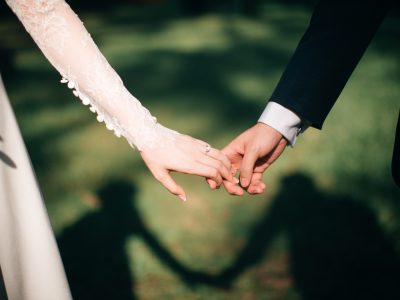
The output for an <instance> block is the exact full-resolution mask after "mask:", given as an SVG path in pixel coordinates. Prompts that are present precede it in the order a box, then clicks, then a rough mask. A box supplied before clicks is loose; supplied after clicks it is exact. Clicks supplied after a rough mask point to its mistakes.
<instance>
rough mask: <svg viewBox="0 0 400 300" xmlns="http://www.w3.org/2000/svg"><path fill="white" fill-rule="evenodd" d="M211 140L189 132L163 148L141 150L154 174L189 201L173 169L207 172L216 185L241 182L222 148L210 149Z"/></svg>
mask: <svg viewBox="0 0 400 300" xmlns="http://www.w3.org/2000/svg"><path fill="white" fill-rule="evenodd" d="M206 145H207V143H205V142H203V141H201V140H197V139H195V138H192V137H190V136H187V135H179V136H178V137H177V138H176V140H174V141H172V140H171V141H167V142H166V144H165V145H164V146H163V147H161V148H156V149H146V150H143V151H141V152H140V154H141V156H142V158H143V160H144V162H145V164H146V165H147V167H148V168H149V170H150V172H151V173H152V174H153V176H154V177H155V178H156V179H157V180H158V181H159V182H160V183H161V184H162V185H163V186H164V187H165V188H166V189H167V190H168V191H169V192H170V193H172V194H174V195H176V196H178V197H179V198H180V199H182V200H183V201H186V193H185V191H184V189H183V188H182V187H181V186H180V185H178V184H177V183H176V182H175V180H174V179H173V178H172V177H171V175H170V172H180V173H185V174H192V175H198V176H203V177H205V178H208V179H210V180H212V181H213V183H214V184H215V187H217V186H219V185H221V184H222V183H223V182H225V184H228V185H232V186H234V185H237V183H238V181H237V179H236V178H235V177H234V176H233V175H232V164H231V162H230V161H229V159H228V158H227V157H226V155H224V154H223V153H222V152H221V151H219V150H217V149H214V148H211V150H210V151H209V152H206V149H207V146H206Z"/></svg>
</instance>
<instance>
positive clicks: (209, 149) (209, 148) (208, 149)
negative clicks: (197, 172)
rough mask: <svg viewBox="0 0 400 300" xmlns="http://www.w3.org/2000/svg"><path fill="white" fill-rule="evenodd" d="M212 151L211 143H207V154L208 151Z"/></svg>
mask: <svg viewBox="0 0 400 300" xmlns="http://www.w3.org/2000/svg"><path fill="white" fill-rule="evenodd" d="M210 151H211V146H210V145H209V144H206V154H207V153H208V152H210Z"/></svg>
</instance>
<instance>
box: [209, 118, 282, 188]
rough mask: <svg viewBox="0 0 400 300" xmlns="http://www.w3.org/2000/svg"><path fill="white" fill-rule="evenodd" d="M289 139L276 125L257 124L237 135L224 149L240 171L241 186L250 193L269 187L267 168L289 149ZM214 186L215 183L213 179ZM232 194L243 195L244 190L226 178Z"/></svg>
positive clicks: (226, 183)
mask: <svg viewBox="0 0 400 300" xmlns="http://www.w3.org/2000/svg"><path fill="white" fill-rule="evenodd" d="M286 144H287V140H286V139H285V138H284V137H282V135H281V134H280V133H279V132H278V131H277V130H275V129H274V128H272V127H270V126H268V125H266V124H264V123H257V124H256V125H254V126H253V127H251V128H250V129H248V130H246V131H245V132H243V133H242V134H241V135H239V136H238V137H237V138H235V139H234V140H233V141H232V142H231V143H230V144H229V145H227V146H226V147H225V148H224V149H223V150H222V153H224V154H225V155H226V156H227V157H228V159H229V160H230V161H231V163H232V167H233V169H235V170H240V185H241V187H242V188H243V189H245V190H247V192H248V193H250V194H260V193H262V192H263V191H264V189H265V184H264V183H263V182H262V175H263V173H264V171H265V170H266V169H267V168H268V167H269V166H270V165H271V164H272V163H273V162H274V161H275V160H276V159H277V158H278V157H279V156H280V155H281V154H282V152H283V150H285V147H286ZM209 184H210V186H211V188H213V187H214V185H215V183H213V182H212V181H211V180H209ZM224 186H225V188H226V190H227V191H228V193H230V194H232V195H243V189H242V188H240V187H239V186H237V185H234V184H232V183H230V182H228V181H224Z"/></svg>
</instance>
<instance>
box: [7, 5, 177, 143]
mask: <svg viewBox="0 0 400 300" xmlns="http://www.w3.org/2000/svg"><path fill="white" fill-rule="evenodd" d="M6 2H7V4H8V5H9V6H10V7H11V9H12V10H13V11H14V13H15V14H16V15H17V16H18V18H19V19H20V21H21V22H22V23H23V25H24V26H25V29H26V30H27V31H28V32H29V34H30V35H31V36H32V38H33V39H34V41H35V42H36V43H37V45H38V46H39V48H40V49H41V50H42V52H43V53H44V55H45V56H46V58H47V59H48V60H49V61H50V62H51V64H52V65H53V66H54V67H55V68H56V69H57V70H58V71H59V72H60V74H61V76H62V79H61V82H62V83H66V84H67V85H68V87H69V88H70V89H72V90H73V91H72V92H73V94H74V95H75V96H76V97H79V99H81V101H82V103H83V104H84V105H88V106H89V107H90V110H91V111H92V112H93V113H97V120H98V121H99V122H105V124H106V126H107V128H108V129H109V130H113V131H114V133H115V134H116V135H117V136H118V137H119V136H123V137H125V138H126V139H127V141H128V143H129V144H130V145H131V146H132V147H133V146H136V147H137V148H138V149H139V150H144V149H146V148H155V147H160V146H162V145H163V144H164V143H165V142H166V141H167V140H171V139H174V138H175V137H176V135H177V134H178V133H177V132H175V131H172V130H169V129H167V128H165V127H163V126H161V125H160V124H159V123H157V120H156V118H154V117H153V116H151V114H150V113H149V111H148V110H147V109H146V108H144V107H143V106H142V105H141V103H140V102H139V101H138V100H137V99H136V98H135V97H134V96H132V95H131V94H130V93H129V91H128V90H127V89H126V88H125V86H124V85H123V83H122V80H121V79H120V77H119V76H118V75H117V74H116V72H115V71H114V70H113V68H112V67H111V66H110V65H109V64H108V62H107V60H106V59H105V58H104V56H103V55H102V54H101V53H100V51H99V49H98V48H97V46H96V45H95V43H94V42H93V40H92V38H91V37H90V35H89V33H88V32H87V31H86V29H85V27H84V26H83V24H82V22H81V21H80V19H79V18H78V17H77V16H76V15H75V13H74V12H73V11H72V9H71V8H70V7H69V5H68V4H67V3H66V2H65V1H63V0H6Z"/></svg>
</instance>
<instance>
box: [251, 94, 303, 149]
mask: <svg viewBox="0 0 400 300" xmlns="http://www.w3.org/2000/svg"><path fill="white" fill-rule="evenodd" d="M258 122H261V123H264V124H267V125H268V126H271V127H272V128H274V129H276V130H277V131H279V132H280V133H281V134H282V135H283V136H284V137H285V138H286V139H287V140H288V142H289V144H290V145H291V146H294V144H295V143H296V139H297V136H298V135H299V133H300V132H301V131H302V129H301V119H300V118H299V117H298V116H297V115H296V114H295V113H293V112H292V111H291V110H289V109H287V108H286V107H284V106H282V105H280V104H278V103H276V102H273V101H270V102H268V104H267V106H266V107H265V109H264V111H263V113H262V114H261V116H260V118H259V119H258ZM303 131H304V130H303Z"/></svg>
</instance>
